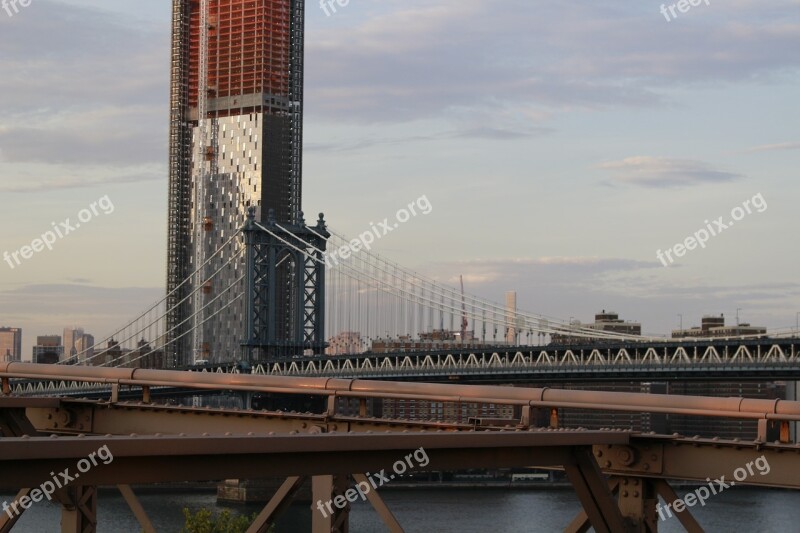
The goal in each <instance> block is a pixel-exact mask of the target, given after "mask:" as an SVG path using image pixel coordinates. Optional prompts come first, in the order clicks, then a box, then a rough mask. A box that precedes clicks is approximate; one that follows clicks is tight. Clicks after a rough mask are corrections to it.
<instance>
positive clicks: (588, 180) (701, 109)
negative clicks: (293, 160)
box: [0, 0, 800, 359]
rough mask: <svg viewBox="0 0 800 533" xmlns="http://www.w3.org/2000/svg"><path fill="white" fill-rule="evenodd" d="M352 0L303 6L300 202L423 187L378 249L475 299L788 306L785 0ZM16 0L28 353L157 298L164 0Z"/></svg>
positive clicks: (8, 147) (14, 193)
mask: <svg viewBox="0 0 800 533" xmlns="http://www.w3.org/2000/svg"><path fill="white" fill-rule="evenodd" d="M343 3H344V4H345V5H344V6H341V5H339V4H336V3H335V2H334V3H333V4H332V7H331V6H329V7H327V10H328V14H326V12H325V10H323V8H322V7H321V6H320V5H318V4H317V3H315V2H310V3H309V4H308V5H307V7H306V11H307V27H306V73H305V74H306V93H305V98H306V99H305V106H306V115H305V158H304V178H303V179H304V185H303V188H304V200H303V208H304V211H305V213H306V218H307V219H309V220H313V219H316V214H317V213H319V212H324V213H325V217H326V219H327V220H328V222H329V224H330V225H331V227H333V228H335V229H336V230H337V231H338V232H341V233H344V234H347V235H356V234H358V233H361V232H363V231H366V230H368V229H369V227H370V223H371V222H373V221H375V220H383V219H384V218H386V217H390V218H391V217H393V216H394V214H395V212H396V211H397V210H398V209H400V208H401V207H403V206H405V205H407V204H408V203H410V202H412V201H414V200H415V199H417V198H419V197H421V196H423V195H425V196H426V197H427V198H428V200H429V201H430V203H431V205H432V206H433V209H432V211H431V213H430V214H428V215H425V216H420V217H416V218H414V219H412V220H411V221H409V222H408V223H406V224H404V225H403V226H402V228H401V229H398V230H397V231H394V232H392V233H391V235H388V236H386V237H385V238H383V239H382V240H381V241H380V242H379V243H378V245H377V251H378V252H379V253H380V254H382V255H384V256H386V257H389V258H391V259H393V260H396V261H397V262H399V263H401V264H403V265H406V266H408V267H411V268H414V269H416V270H418V271H420V272H423V273H425V274H428V275H429V276H431V277H435V278H436V279H439V280H442V281H444V282H447V283H452V284H456V283H457V280H458V277H459V275H463V276H464V280H465V284H466V289H467V291H468V292H470V293H473V294H477V295H479V296H483V297H488V298H491V299H493V300H495V301H498V302H502V301H503V293H504V292H505V291H507V290H515V291H517V293H518V304H519V307H520V308H521V309H524V310H526V311H531V312H537V313H543V314H547V315H550V316H556V317H561V318H564V319H567V318H569V317H574V318H576V319H578V320H582V321H584V322H587V321H592V319H593V315H594V313H595V312H598V311H600V310H601V309H606V310H615V311H617V312H619V313H620V315H621V317H622V318H625V319H630V320H636V321H641V322H642V323H643V329H644V331H645V332H647V333H653V334H667V333H668V332H669V331H670V330H671V329H673V328H677V327H678V325H679V323H680V321H681V320H682V323H683V325H684V326H690V325H697V324H699V321H700V318H701V317H702V316H703V315H706V314H719V313H724V314H725V315H726V317H728V320H729V322H735V318H734V317H735V315H736V313H737V310H739V314H740V318H741V321H742V322H750V323H753V324H755V325H763V326H768V327H770V328H781V327H794V326H795V324H796V320H797V317H798V314H797V313H798V312H799V311H800V297H799V296H800V285H798V282H797V280H796V273H795V272H796V268H795V265H796V264H797V263H798V260H799V259H800V245H798V244H797V239H796V238H794V234H795V232H796V230H797V227H798V220H797V215H796V208H795V202H796V199H797V198H798V192H800V182H798V179H797V178H798V176H797V169H798V158H799V157H800V132H799V131H798V124H800V106H799V105H798V99H797V95H798V85H800V83H799V82H800V69H799V68H798V66H800V17H798V13H799V12H800V1H798V0H758V1H755V0H729V1H727V2H718V1H717V0H709V1H705V0H703V1H702V2H701V3H699V5H697V6H692V7H690V8H689V9H688V10H687V11H686V12H681V11H680V10H677V9H673V10H672V11H674V14H675V16H673V15H672V14H671V13H670V6H672V5H673V4H670V3H666V4H663V5H664V9H663V12H662V9H661V8H662V3H661V2H658V1H650V0H646V1H644V2H642V1H641V0H638V1H635V2H634V1H629V0H618V1H609V0H591V1H590V0H575V1H572V2H540V1H532V0H495V1H492V2H490V1H487V0H482V1H479V0H425V1H421V0H403V1H396V0H349V2H343ZM18 7H19V8H18V11H17V12H14V10H13V8H12V7H11V6H9V10H10V13H11V16H9V14H8V12H6V11H4V10H0V72H2V75H0V224H1V226H0V227H2V230H0V253H2V254H3V262H0V326H13V327H22V328H23V331H24V339H23V344H24V347H23V354H24V358H26V359H28V358H30V353H31V346H32V344H33V343H34V341H35V337H36V335H45V334H53V333H59V334H60V333H61V330H63V328H64V327H66V326H83V327H84V328H86V329H87V331H90V332H92V333H93V334H94V335H95V336H96V337H98V338H102V337H104V336H105V335H107V334H109V333H111V332H113V331H114V330H115V329H116V327H118V326H122V325H124V324H125V323H126V322H127V320H128V319H130V318H133V317H135V316H137V315H138V314H139V313H140V312H141V311H143V310H145V309H147V308H148V307H149V306H150V305H151V304H152V303H153V302H155V301H156V300H158V299H159V298H160V297H161V296H163V294H164V284H165V277H166V275H165V268H166V267H165V262H166V225H167V218H166V206H167V168H166V162H167V127H168V97H169V87H168V82H169V53H170V51H169V44H170V43H169V28H170V2H168V1H166V0H159V1H156V0H138V1H136V2H133V1H128V2H121V1H117V0H102V1H100V0H69V1H60V2H56V1H52V0H32V2H31V3H30V5H29V6H28V7H21V6H18ZM333 9H335V12H332V10H333ZM668 19H669V20H668ZM745 202H747V204H746V205H745ZM748 210H749V212H748ZM719 217H723V218H722V219H721V220H720V219H719ZM733 217H736V218H740V220H736V221H735V224H734V225H730V224H729V222H731V221H733ZM67 219H69V220H70V223H69V224H67V225H66V226H65V225H62V223H63V222H65V221H67ZM79 219H80V220H81V222H80V226H79V227H70V226H75V224H76V223H77V222H78V220H79ZM718 220H719V221H720V222H721V223H722V224H724V225H725V226H729V227H726V228H725V229H722V227H721V226H717V225H716V223H715V221H718ZM706 221H708V222H706ZM56 229H58V230H59V231H60V232H61V234H62V236H61V237H58V238H57V239H56V240H55V241H54V242H53V243H51V244H50V246H49V248H52V249H49V248H48V247H42V245H41V244H40V245H39V246H38V247H39V248H40V251H35V252H31V251H30V250H28V251H27V252H28V253H27V256H28V257H27V258H25V257H23V256H21V255H19V254H20V251H21V250H23V247H24V246H26V245H27V246H30V245H31V244H32V243H33V241H34V240H35V239H37V238H40V237H41V236H42V235H44V234H45V233H46V232H48V231H51V230H56ZM712 229H713V230H714V233H716V234H715V235H711V233H712ZM701 231H705V232H707V233H708V235H709V237H708V239H706V242H703V247H700V246H697V245H695V246H694V247H693V248H694V249H692V250H680V249H679V250H673V247H674V246H675V245H676V244H680V243H683V244H684V246H686V245H690V244H691V242H688V243H687V242H686V239H687V238H688V237H692V236H695V234H697V235H696V237H695V241H696V240H697V239H703V238H704V236H703V233H702V232H701ZM665 250H672V252H671V255H670V256H666V255H664V251H665ZM658 251H661V252H662V255H661V257H662V258H661V259H660V258H659V256H658V255H657V254H658ZM679 251H682V252H683V253H682V254H680V256H678V252H679ZM15 252H16V253H17V256H16V259H15V258H14V256H13V254H14V253H15ZM667 258H670V259H672V261H670V260H668V259H667ZM665 263H666V264H667V265H668V266H664V264H665ZM679 315H682V318H680V317H679Z"/></svg>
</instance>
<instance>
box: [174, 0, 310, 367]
mask: <svg viewBox="0 0 800 533" xmlns="http://www.w3.org/2000/svg"><path fill="white" fill-rule="evenodd" d="M303 31H304V2H303V0H174V1H173V13H172V70H171V88H170V92H171V100H170V113H171V117H170V137H169V139H170V149H169V220H168V225H169V229H168V259H167V260H168V266H167V269H168V272H167V292H168V295H169V297H168V299H167V305H168V309H169V310H170V311H169V313H168V325H167V329H168V331H169V334H168V336H169V338H170V339H171V341H172V342H170V343H169V345H168V346H167V354H166V355H167V357H166V362H165V363H166V365H167V366H182V365H186V364H189V363H191V362H192V361H193V360H198V359H211V360H218V361H219V360H234V359H238V358H239V354H240V352H241V344H242V342H243V339H244V331H245V327H244V325H243V324H244V317H245V310H246V305H247V303H248V302H247V298H242V299H240V300H239V301H238V302H237V304H236V305H232V306H226V308H225V309H222V308H218V307H215V305H214V304H213V301H214V297H215V295H216V294H217V293H218V292H219V291H221V290H224V289H226V288H229V287H230V286H231V285H236V284H237V283H238V284H239V285H241V287H238V286H237V287H236V288H234V289H233V291H234V293H236V292H241V291H243V290H244V287H245V281H244V280H243V279H241V278H242V277H243V271H244V270H245V269H244V263H243V261H240V260H234V261H231V260H230V259H231V258H232V257H237V256H238V254H240V253H241V252H242V247H243V244H242V241H241V239H233V240H231V239H230V238H231V236H232V235H233V234H234V233H235V232H236V231H237V230H238V229H240V228H241V227H242V226H243V225H244V224H245V222H246V217H247V210H248V208H249V207H251V206H252V207H254V208H255V213H256V220H257V221H260V222H266V221H267V220H268V219H269V220H273V221H276V222H278V223H282V224H285V225H287V226H288V225H303V220H302V213H301V206H300V203H301V175H302V124H303V40H304V37H303ZM220 249H221V250H220ZM215 252H218V253H215ZM293 268H295V267H294V266H293V265H292V264H291V262H286V264H285V265H283V266H282V267H281V268H280V269H278V276H279V278H280V279H279V283H278V286H279V287H284V288H283V289H281V290H283V293H282V294H278V295H276V296H274V298H273V300H272V303H273V304H276V306H277V307H278V308H280V309H286V310H288V309H290V308H291V307H292V304H291V301H292V300H293V298H294V299H296V295H293V294H292V290H293V289H292V288H291V287H290V286H292V287H293V286H294V285H292V284H291V283H280V281H281V280H283V281H285V280H288V279H290V278H291V277H292V276H295V275H296V273H294V272H293ZM218 269H222V270H221V272H220V273H219V274H218V275H216V276H210V275H209V274H210V273H211V272H214V273H215V274H217V270H218ZM190 278H191V282H190V283H183V282H184V280H187V279H190ZM211 278H213V279H211ZM209 279H211V281H209ZM279 292H280V290H279ZM293 316H295V315H289V314H288V311H287V313H286V314H284V315H282V314H281V313H278V316H277V318H276V319H275V320H277V321H278V322H279V323H278V325H277V331H278V335H279V336H280V334H281V333H280V332H282V331H290V330H291V331H295V330H296V328H295V329H292V324H291V323H290V322H291V321H292V320H293V318H292V317H293ZM288 334H291V333H288Z"/></svg>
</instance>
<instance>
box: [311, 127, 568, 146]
mask: <svg viewBox="0 0 800 533" xmlns="http://www.w3.org/2000/svg"><path fill="white" fill-rule="evenodd" d="M552 131H553V130H551V129H549V128H528V130H527V131H515V130H511V129H501V128H489V127H484V128H482V127H475V128H464V129H459V130H452V131H447V132H443V133H434V134H431V135H411V136H406V137H394V138H380V137H372V138H365V139H359V140H355V141H340V142H309V143H305V144H304V146H303V149H304V151H306V152H353V151H358V150H364V149H367V148H372V147H373V146H400V145H404V144H408V143H415V142H432V141H446V140H449V139H481V140H490V141H511V140H517V139H527V138H530V137H535V136H539V135H544V134H547V133H550V132H552Z"/></svg>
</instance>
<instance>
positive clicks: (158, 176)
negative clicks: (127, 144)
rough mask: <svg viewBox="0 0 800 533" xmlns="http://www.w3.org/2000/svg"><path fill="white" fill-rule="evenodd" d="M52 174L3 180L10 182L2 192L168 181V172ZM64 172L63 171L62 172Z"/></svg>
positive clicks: (4, 186) (0, 184) (29, 191)
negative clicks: (115, 174) (87, 174)
mask: <svg viewBox="0 0 800 533" xmlns="http://www.w3.org/2000/svg"><path fill="white" fill-rule="evenodd" d="M52 172H54V171H50V172H47V173H45V172H42V173H41V174H35V175H28V176H25V177H20V178H13V177H12V178H7V177H6V178H3V179H4V180H8V181H9V182H8V183H7V182H5V181H4V182H2V183H0V192H9V193H12V192H13V193H35V192H42V191H52V190H57V189H80V188H85V187H93V186H95V185H111V184H122V183H139V182H143V181H157V180H166V170H164V171H163V172H159V171H152V172H136V173H131V174H122V175H117V176H114V175H108V174H104V173H103V172H102V171H100V172H99V173H98V175H96V176H86V175H83V174H81V175H75V176H63V175H62V176H55V177H54V176H53V175H52ZM62 172H63V171H62ZM108 172H119V171H118V170H116V169H108Z"/></svg>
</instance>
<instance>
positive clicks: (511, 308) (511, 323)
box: [506, 291, 517, 344]
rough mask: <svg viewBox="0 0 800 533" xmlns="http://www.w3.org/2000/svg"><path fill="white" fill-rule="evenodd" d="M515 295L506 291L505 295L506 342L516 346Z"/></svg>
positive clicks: (513, 292)
mask: <svg viewBox="0 0 800 533" xmlns="http://www.w3.org/2000/svg"><path fill="white" fill-rule="evenodd" d="M516 324H517V293H516V292H515V291H508V292H507V293H506V342H507V343H509V344H516V342H517V325H516Z"/></svg>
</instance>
